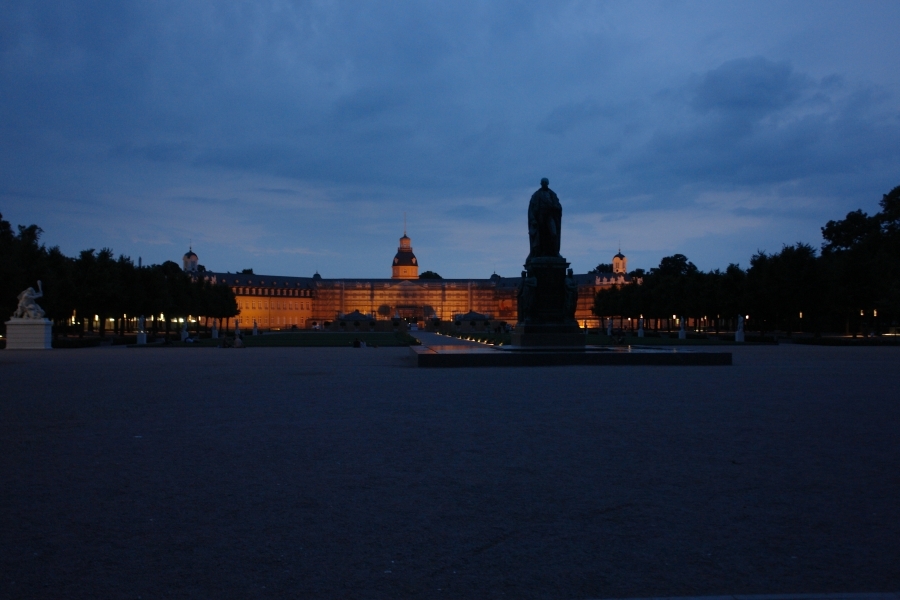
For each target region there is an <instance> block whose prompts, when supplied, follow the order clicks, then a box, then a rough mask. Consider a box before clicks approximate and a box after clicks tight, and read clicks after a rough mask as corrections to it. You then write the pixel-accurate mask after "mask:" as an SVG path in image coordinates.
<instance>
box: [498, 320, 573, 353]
mask: <svg viewBox="0 0 900 600" xmlns="http://www.w3.org/2000/svg"><path fill="white" fill-rule="evenodd" d="M584 344H585V335H584V333H582V332H581V329H580V328H579V327H578V325H550V324H527V323H519V324H518V325H516V330H515V332H514V333H513V334H512V345H513V346H514V347H518V348H523V347H532V348H547V347H551V346H552V347H557V348H563V347H564V348H584Z"/></svg>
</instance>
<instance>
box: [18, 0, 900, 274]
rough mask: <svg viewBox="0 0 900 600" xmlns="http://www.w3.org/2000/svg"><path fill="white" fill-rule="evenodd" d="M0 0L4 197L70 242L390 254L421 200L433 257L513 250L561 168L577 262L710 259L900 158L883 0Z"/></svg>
mask: <svg viewBox="0 0 900 600" xmlns="http://www.w3.org/2000/svg"><path fill="white" fill-rule="evenodd" d="M851 9H852V10H851ZM811 11H814V12H811ZM0 14H3V15H4V18H3V19H0V153H2V159H3V160H2V161H0V211H2V212H3V213H4V214H5V215H8V216H10V217H13V218H14V219H18V220H20V221H23V222H24V221H27V222H40V223H41V224H42V225H44V227H45V229H47V231H48V241H50V242H51V243H60V244H62V245H63V247H64V249H65V250H67V251H70V252H74V251H77V249H79V248H80V247H91V246H100V245H112V246H114V247H115V248H116V250H118V251H122V252H126V253H129V254H133V255H141V254H144V255H146V256H148V257H149V258H150V259H151V260H164V259H166V258H172V257H173V255H174V256H177V255H178V254H179V253H180V251H181V250H180V248H181V246H183V245H184V243H185V240H186V239H188V238H191V239H193V240H194V241H195V246H198V249H201V248H202V249H205V250H206V251H207V253H206V256H209V257H210V258H209V259H207V260H206V261H205V262H208V263H210V264H208V265H207V266H210V267H211V268H219V269H226V268H229V267H231V268H232V269H233V268H238V267H239V265H246V264H247V263H248V262H252V261H253V260H254V258H255V259H258V260H260V261H264V263H265V264H266V265H269V267H267V268H268V269H270V270H276V271H281V272H286V273H305V272H308V271H311V270H312V269H313V268H315V267H316V266H317V265H316V264H315V261H314V260H313V261H312V262H310V261H311V260H312V259H310V260H306V259H304V262H297V261H298V259H297V256H298V255H300V256H318V257H320V258H319V259H316V260H320V264H319V265H318V267H320V268H324V269H327V270H329V271H330V274H331V275H348V276H349V275H374V274H378V273H380V272H381V271H383V270H384V267H383V265H382V264H381V263H382V262H384V260H387V259H384V256H383V255H385V253H387V254H386V256H388V258H389V256H390V255H392V251H391V248H392V246H393V245H395V244H396V240H395V239H394V238H395V237H397V233H398V232H397V231H396V230H397V223H399V221H400V215H401V214H402V212H403V211H408V212H409V213H410V225H411V230H410V233H411V235H413V236H414V240H418V241H416V242H415V243H417V244H418V245H417V248H419V249H420V252H421V253H422V256H420V259H421V261H422V264H423V265H425V266H426V267H428V268H432V270H437V271H439V272H443V273H448V274H457V275H460V276H465V275H472V274H477V273H479V272H481V271H483V270H488V269H493V268H497V269H499V270H509V271H511V272H515V270H516V269H518V266H517V265H518V263H519V262H520V261H521V258H520V257H519V254H521V252H522V248H521V246H522V245H523V243H522V242H520V241H518V237H522V235H524V234H523V233H522V231H519V230H515V229H514V228H515V227H520V222H521V221H522V219H523V217H522V216H521V215H520V213H521V212H522V210H523V204H524V202H526V201H527V197H528V195H529V194H530V193H531V191H532V188H534V187H536V185H537V181H538V179H539V178H540V177H541V176H548V177H550V178H551V181H552V185H553V186H554V187H555V189H557V191H558V192H559V193H560V195H561V197H562V198H563V201H564V205H565V210H566V215H567V217H566V218H567V219H572V221H571V223H572V225H573V228H572V235H571V236H570V237H569V238H568V239H567V240H566V241H565V242H564V246H565V245H566V244H569V246H568V247H566V248H564V251H565V252H566V253H567V254H568V255H569V256H570V258H572V259H573V261H575V263H576V266H578V267H579V268H583V269H586V268H589V267H590V266H592V264H594V263H596V262H600V259H603V260H607V259H608V257H607V256H606V254H609V253H610V252H611V251H615V244H616V242H617V240H618V239H621V240H622V242H623V244H624V245H625V249H628V250H629V252H631V256H635V257H637V258H639V259H640V260H645V261H647V262H648V263H652V262H655V261H656V260H658V257H659V256H661V255H664V254H667V253H672V252H676V251H682V250H683V249H684V248H689V247H697V248H703V249H704V250H703V251H704V252H709V249H710V248H717V247H718V248H720V249H721V251H720V252H718V251H717V252H713V253H712V256H710V257H708V258H707V257H697V259H696V261H695V262H697V263H698V264H700V265H701V266H704V267H713V266H721V264H720V263H722V261H726V262H727V260H746V259H745V258H742V256H744V255H748V254H749V253H752V252H753V251H755V249H756V247H757V246H758V245H760V244H762V245H770V246H776V245H777V243H782V242H784V243H792V242H794V241H797V240H800V239H802V240H803V241H808V242H812V243H817V241H818V240H817V239H815V236H816V234H817V228H818V226H819V225H821V223H822V222H823V219H825V218H826V217H827V218H835V217H838V216H841V215H842V214H843V213H844V212H847V211H848V210H851V209H854V208H857V207H858V206H864V203H866V202H868V203H869V204H871V205H874V203H875V202H877V199H878V198H879V197H880V194H881V193H883V192H884V191H886V190H887V189H890V187H892V186H893V185H896V184H897V183H900V169H898V167H897V165H898V164H900V144H898V140H900V135H898V134H900V113H898V109H897V99H898V92H900V89H898V88H900V80H898V79H897V78H896V77H893V76H892V75H890V73H892V72H893V71H895V69H894V70H893V71H892V68H889V66H888V65H887V63H890V62H891V60H892V59H891V57H893V56H896V55H897V52H896V51H897V50H898V49H900V48H898V47H897V46H898V45H900V44H898V42H897V41H896V36H893V37H892V36H890V35H887V34H888V33H889V32H890V31H892V30H893V28H892V27H891V26H890V23H892V22H893V23H894V24H896V22H897V19H898V17H900V9H898V8H897V6H896V5H894V4H891V3H884V4H878V3H876V4H868V5H866V6H865V7H863V8H860V9H856V8H852V7H849V6H847V7H844V6H841V5H828V6H823V5H820V4H818V3H813V4H802V3H792V4H790V5H784V4H781V3H766V4H760V5H755V6H752V7H747V6H744V5H742V4H738V3H735V4H725V3H699V4H698V3H692V2H684V3H676V4H671V3H631V4H616V3H611V4H599V3H580V2H572V3H541V2H534V3H516V4H510V5H500V4H493V3H463V4H459V3H454V4H452V5H439V4H427V3H424V4H423V3H418V2H399V3H387V4H385V3H378V2H354V3H346V4H334V3H329V2H286V1H275V0H272V1H268V2H266V1H263V2H238V3H219V2H213V1H206V2H199V1H198V2H155V3H138V2H78V3H71V2H50V1H48V2H18V3H12V2H0ZM811 14H814V15H815V18H811V17H810V15H811ZM792 23H795V24H796V26H791V25H790V24H792ZM801 24H802V25H801ZM866 39H879V40H881V42H882V46H883V47H882V48H880V49H879V50H878V51H877V52H876V51H874V50H872V49H870V48H869V46H868V45H867V44H866V43H865V42H864V40H866ZM892 50H893V51H892ZM892 77H893V78H892ZM98 206H102V207H105V208H103V209H99V208H98V209H95V208H93V207H98ZM136 222H137V223H139V224H140V225H139V227H138V228H137V229H138V230H139V231H137V232H135V226H134V224H135V223H136ZM675 222H678V223H680V225H679V227H678V229H677V230H675V232H674V233H673V232H672V231H671V230H670V229H656V230H654V229H652V228H654V227H657V228H665V227H666V225H665V224H666V223H669V224H672V223H675ZM63 223H74V224H77V225H78V227H63V226H62V224H63ZM55 224H56V225H58V226H56V227H54V225H55ZM520 229H521V227H520ZM507 230H508V231H507ZM591 230H593V231H594V234H593V235H590V234H589V233H588V232H589V231H591ZM417 232H418V233H420V236H419V237H418V238H416V237H415V235H414V234H415V233H417ZM754 235H756V236H758V237H759V238H760V240H761V241H759V242H756V244H755V245H754V243H753V242H752V240H753V239H754ZM776 236H779V237H778V239H775V237H776ZM107 237H109V238H111V239H106V238H107ZM101 238H102V239H101ZM736 239H745V240H746V241H745V242H741V243H745V244H746V246H745V247H735V244H736V242H735V240H736ZM147 240H153V243H152V244H151V243H150V242H148V241H147ZM692 240H694V241H692ZM696 240H704V241H703V243H702V244H700V243H699V242H696ZM716 240H719V241H718V242H717V241H716ZM148 244H149V245H148ZM692 244H693V246H692ZM717 244H719V246H717ZM486 247H491V251H489V252H487V251H485V248H486ZM282 255H283V258H279V257H280V256H282ZM486 255H489V256H490V258H487V257H486ZM426 256H429V257H430V259H431V261H432V262H430V263H426V262H425V260H424V259H425V257H426ZM361 257H362V258H361ZM581 263H583V264H581ZM638 266H644V267H647V266H651V265H650V264H642V265H638ZM258 268H259V267H258Z"/></svg>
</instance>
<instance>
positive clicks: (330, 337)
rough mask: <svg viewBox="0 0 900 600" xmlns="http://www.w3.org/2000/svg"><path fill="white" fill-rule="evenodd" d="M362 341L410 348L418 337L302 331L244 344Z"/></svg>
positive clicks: (207, 343) (209, 342)
mask: <svg viewBox="0 0 900 600" xmlns="http://www.w3.org/2000/svg"><path fill="white" fill-rule="evenodd" d="M357 338H358V339H359V340H360V341H363V342H365V343H366V344H367V345H369V346H410V345H414V344H416V340H415V338H413V337H412V336H409V335H407V334H405V333H393V332H366V333H351V332H332V331H302V332H296V333H295V332H291V333H267V334H264V335H245V336H244V345H245V346H246V347H247V348H257V347H264V346H266V347H274V346H278V347H285V346H301V347H346V346H352V345H353V340H355V339H357ZM219 342H221V340H214V339H203V340H200V341H198V342H195V343H192V344H183V343H181V342H175V343H173V344H172V345H173V346H199V347H215V346H218V345H219Z"/></svg>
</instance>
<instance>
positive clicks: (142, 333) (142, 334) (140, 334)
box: [137, 331, 147, 346]
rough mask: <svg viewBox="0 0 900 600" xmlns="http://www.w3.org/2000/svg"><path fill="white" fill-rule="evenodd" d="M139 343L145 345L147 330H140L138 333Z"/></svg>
mask: <svg viewBox="0 0 900 600" xmlns="http://www.w3.org/2000/svg"><path fill="white" fill-rule="evenodd" d="M137 343H138V345H139V346H143V345H145V344H146V343H147V332H146V331H139V332H138V334H137Z"/></svg>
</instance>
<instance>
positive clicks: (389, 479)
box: [0, 344, 900, 599]
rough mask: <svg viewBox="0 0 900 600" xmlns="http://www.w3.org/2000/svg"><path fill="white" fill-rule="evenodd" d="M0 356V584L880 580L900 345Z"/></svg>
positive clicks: (326, 589) (449, 591) (283, 587)
mask: <svg viewBox="0 0 900 600" xmlns="http://www.w3.org/2000/svg"><path fill="white" fill-rule="evenodd" d="M728 349H729V351H731V352H733V355H734V361H733V362H734V364H733V366H720V367H640V366H635V367H618V368H617V367H543V368H507V369H501V368H478V369H475V368H470V369H417V368H415V367H413V366H412V362H411V360H410V355H409V349H408V348H359V349H354V348H249V349H244V350H223V349H215V348H193V349H191V348H125V347H105V348H91V349H81V350H52V351H43V352H40V351H18V352H17V351H0V381H2V394H0V396H2V401H0V481H2V482H3V492H2V494H0V547H2V548H3V552H2V553H0V597H9V598H69V597H71V598H88V597H91V598H141V597H142V598H160V597H173V598H187V597H194V598H215V597H236V598H237V597H240V598H257V597H258V598H264V597H279V596H286V597H320V598H401V597H418V598H441V597H447V598H474V597H477V598H572V599H577V598H623V597H650V596H661V595H664V596H679V595H712V594H772V593H839V592H895V591H897V588H898V587H900V584H898V581H900V578H898V573H900V571H898V566H897V565H898V560H900V520H898V519H897V502H898V498H900V444H898V440H900V402H898V400H897V399H898V388H900V372H898V369H897V365H898V364H900V348H894V347H889V348H876V347H863V348H835V347H818V346H801V345H793V344H781V345H777V346H774V345H769V346H733V347H729V348H728Z"/></svg>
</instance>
